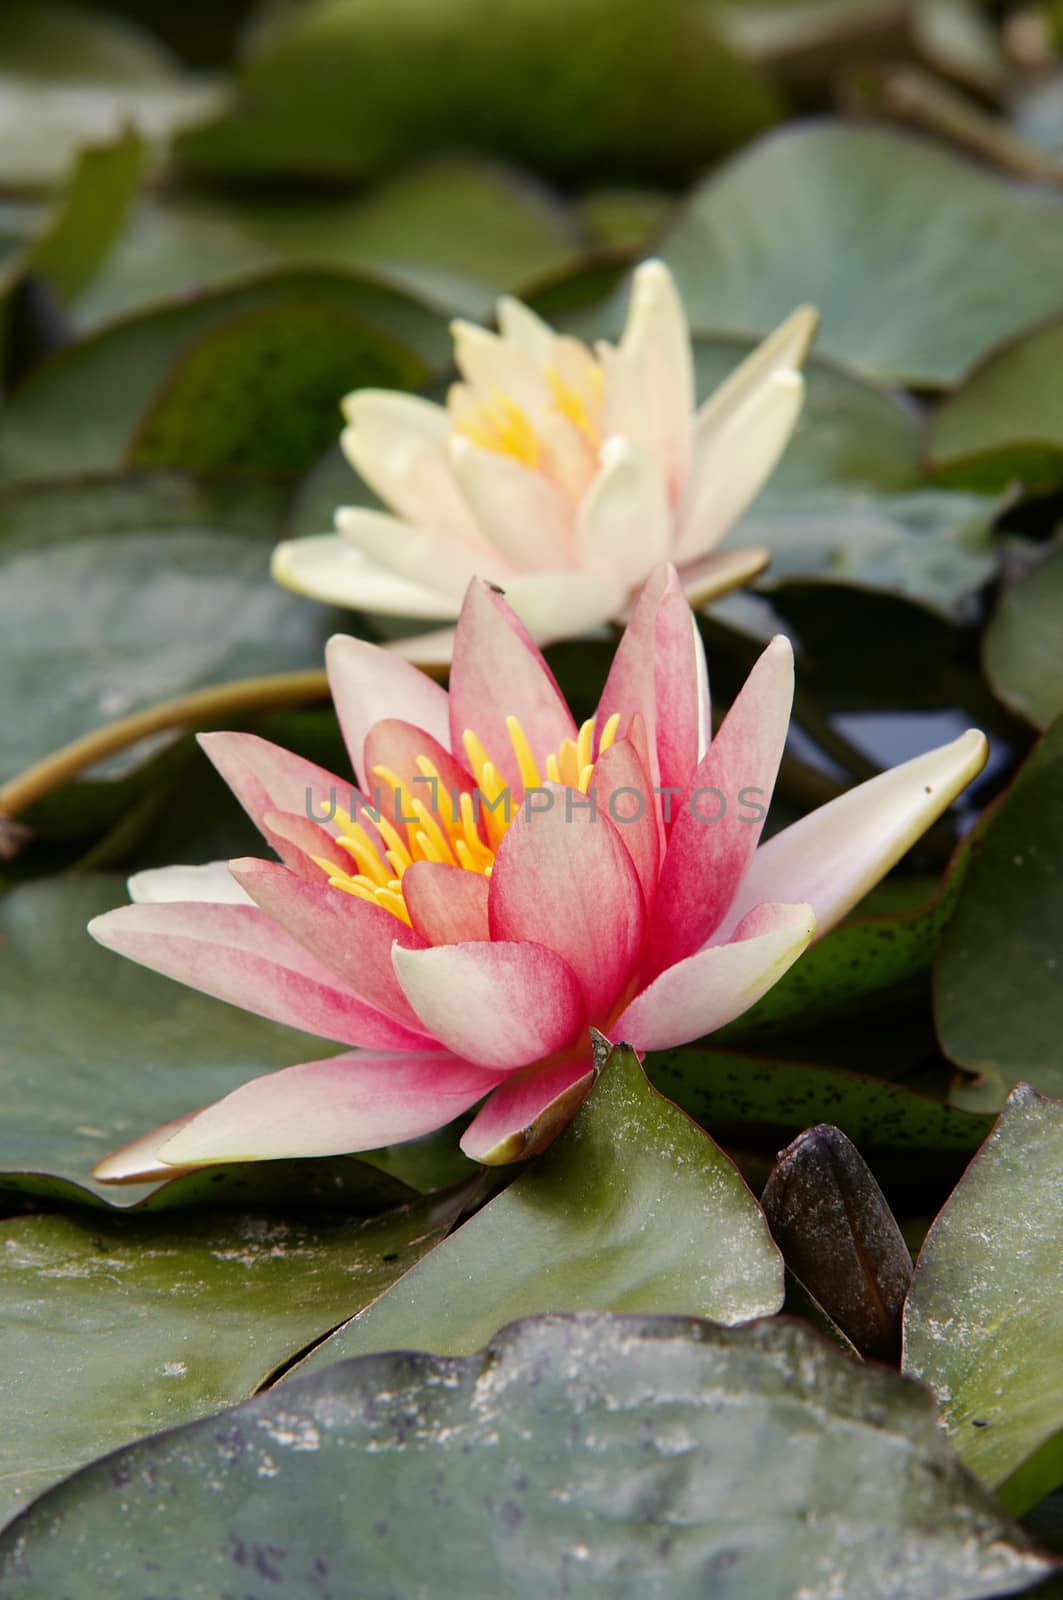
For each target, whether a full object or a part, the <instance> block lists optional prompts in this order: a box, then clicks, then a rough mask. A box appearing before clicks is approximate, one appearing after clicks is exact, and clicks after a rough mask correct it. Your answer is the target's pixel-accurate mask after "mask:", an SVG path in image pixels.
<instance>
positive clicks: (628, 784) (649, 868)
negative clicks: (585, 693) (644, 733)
mask: <svg viewBox="0 0 1063 1600" xmlns="http://www.w3.org/2000/svg"><path fill="white" fill-rule="evenodd" d="M641 722H642V719H641V718H638V719H637V725H638V727H639V729H640V730H641ZM587 793H588V796H589V795H594V797H595V799H596V800H597V802H598V810H599V813H600V814H601V815H604V816H607V817H608V818H609V819H610V821H611V822H613V823H614V824H615V826H616V831H617V834H618V835H619V837H620V841H621V843H622V844H623V846H624V848H625V850H626V851H627V853H628V855H629V856H630V857H631V860H632V863H633V865H634V868H635V871H636V872H637V873H638V879H639V883H640V884H641V885H642V896H643V900H644V901H645V903H646V905H647V906H651V905H652V904H653V899H654V895H655V893H656V890H657V874H658V871H659V867H660V839H659V835H658V829H657V807H656V803H655V800H654V796H653V789H652V785H651V783H650V775H649V773H648V772H647V771H646V767H645V765H644V763H643V761H642V759H641V758H640V756H639V752H638V750H637V749H636V747H635V741H634V740H633V739H632V738H627V739H618V740H617V742H616V743H615V744H613V745H611V746H610V747H609V749H608V750H607V751H606V752H605V754H604V755H601V756H599V757H598V760H597V761H596V762H595V766H594V776H593V777H592V779H591V783H590V788H589V789H588V791H587Z"/></svg>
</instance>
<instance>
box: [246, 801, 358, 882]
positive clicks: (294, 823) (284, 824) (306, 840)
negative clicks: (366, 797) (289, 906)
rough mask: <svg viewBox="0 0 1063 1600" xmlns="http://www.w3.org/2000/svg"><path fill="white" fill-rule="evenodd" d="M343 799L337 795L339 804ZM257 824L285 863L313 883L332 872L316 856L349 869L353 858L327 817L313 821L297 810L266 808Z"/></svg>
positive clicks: (324, 879) (345, 869)
mask: <svg viewBox="0 0 1063 1600" xmlns="http://www.w3.org/2000/svg"><path fill="white" fill-rule="evenodd" d="M342 798H343V799H346V798H348V797H347V796H346V795H344V796H343V797H342ZM340 803H341V797H340V796H337V799H336V804H337V805H339V804H340ZM330 809H331V806H330ZM344 809H346V807H344ZM258 825H259V827H260V828H261V829H262V833H263V836H264V837H265V838H266V839H267V840H268V841H269V843H270V844H271V845H272V846H273V848H274V850H276V852H277V854H278V855H279V856H280V858H281V860H282V861H283V862H284V865H285V866H286V867H289V868H290V869H291V871H292V872H296V873H298V875H299V877H300V878H308V879H309V880H310V882H311V883H327V882H328V880H329V877H330V874H329V873H327V872H326V871H325V869H324V867H322V866H320V865H319V864H318V860H317V859H315V858H321V859H322V860H325V861H331V862H332V864H333V866H334V867H337V868H339V869H340V870H341V871H343V872H348V871H349V870H350V866H351V858H350V856H349V855H348V854H347V852H346V851H345V850H341V849H340V847H339V845H338V844H337V843H336V841H335V839H334V838H333V836H332V834H331V833H330V832H328V831H327V828H326V825H325V821H324V818H322V820H321V822H311V821H310V818H309V817H304V816H299V815H297V813H295V812H294V811H267V812H265V813H264V814H263V815H262V817H261V818H260V820H259V824H258Z"/></svg>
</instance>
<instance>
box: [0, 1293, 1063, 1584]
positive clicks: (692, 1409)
mask: <svg viewBox="0 0 1063 1600" xmlns="http://www.w3.org/2000/svg"><path fill="white" fill-rule="evenodd" d="M662 1374H666V1375H667V1381H666V1382H664V1383H662ZM411 1508H416V1527H415V1528H414V1527H413V1525H412V1524H411V1516H410V1512H411ZM193 1528H194V1529H195V1536H194V1538H193V1537H190V1536H189V1529H193ZM1049 1570H1050V1562H1049V1561H1048V1560H1047V1559H1046V1558H1044V1557H1042V1556H1040V1555H1038V1554H1036V1553H1035V1552H1034V1550H1033V1549H1032V1547H1031V1545H1030V1543H1029V1540H1028V1537H1027V1536H1026V1535H1025V1534H1024V1533H1023V1532H1022V1530H1021V1529H1020V1528H1018V1527H1017V1526H1016V1525H1015V1524H1013V1523H1010V1522H1009V1521H1008V1520H1007V1519H1006V1518H1005V1517H1004V1516H1003V1515H1002V1514H1001V1512H1000V1511H999V1509H998V1508H997V1507H996V1505H995V1504H994V1502H993V1501H992V1499H991V1498H990V1497H989V1495H988V1494H987V1493H986V1492H985V1491H984V1490H983V1489H982V1488H981V1487H980V1485H978V1484H977V1483H976V1482H975V1480H973V1479H972V1478H971V1477H969V1476H968V1475H967V1474H966V1473H965V1472H964V1471H963V1470H962V1469H961V1468H960V1466H959V1465H958V1463H957V1462H956V1460H955V1458H954V1457H953V1456H952V1454H951V1453H950V1451H949V1450H948V1447H947V1446H946V1444H945V1441H944V1439H943V1438H942V1436H941V1434H940V1432H939V1430H938V1429H937V1427H936V1425H935V1421H934V1416H933V1412H932V1409H931V1406H930V1402H929V1397H928V1396H927V1395H926V1393H925V1391H923V1390H922V1389H920V1388H919V1387H917V1386H916V1385H915V1384H911V1383H907V1382H905V1381H904V1380H903V1379H901V1378H898V1377H896V1376H895V1375H894V1374H893V1373H890V1372H888V1371H886V1370H885V1369H882V1368H877V1367H862V1366H860V1365H859V1364H858V1363H856V1362H854V1361H852V1360H851V1359H850V1358H849V1357H847V1356H845V1355H843V1354H842V1353H841V1352H840V1351H838V1350H836V1349H834V1348H833V1347H831V1346H830V1345H828V1344H827V1343H826V1342H825V1341H824V1340H822V1339H820V1338H819V1337H818V1336H817V1335H815V1334H812V1333H811V1332H810V1331H809V1330H808V1329H806V1328H802V1327H800V1326H799V1325H797V1324H794V1323H785V1322H784V1323H763V1324H760V1325H757V1326H754V1327H752V1328H739V1329H726V1328H719V1327H714V1326H712V1325H711V1324H710V1323H705V1322H697V1321H694V1320H691V1319H688V1318H679V1317H634V1316H623V1317H609V1316H564V1317H556V1316H555V1317H540V1318H535V1319H531V1320H528V1321H526V1322H523V1323H518V1324H517V1325H516V1326H515V1327H512V1328H508V1329H506V1330H505V1332H504V1333H502V1334H500V1335H499V1336H498V1338H496V1339H494V1340H492V1342H491V1343H490V1345H488V1347H487V1348H486V1349H485V1350H484V1351H482V1352H481V1353H480V1354H478V1355H474V1356H470V1357H468V1358H466V1359H464V1360H453V1359H452V1360H446V1359H442V1360H440V1359H438V1358H436V1357H432V1356H425V1355H412V1354H410V1353H408V1352H399V1353H393V1354H389V1355H380V1356H374V1357H368V1358H363V1359H362V1360H358V1361H347V1362H343V1363H342V1364H340V1365H338V1366H334V1367H331V1368H329V1369H328V1370H327V1371H324V1372H318V1373H315V1374H313V1375H312V1376H310V1377H306V1378H304V1379H302V1380H301V1381H299V1382H293V1383H286V1384H285V1385H283V1387H282V1388H280V1389H277V1390H274V1391H272V1392H270V1393H268V1394H264V1395H259V1396H258V1397H256V1398H255V1399H254V1400H252V1401H249V1402H247V1403H246V1404H244V1405H242V1406H240V1407H238V1408H236V1409H235V1410H233V1411H230V1412H228V1413H226V1414H225V1415H224V1416H222V1417H213V1418H211V1419H209V1420H207V1421H203V1422H200V1423H193V1424H192V1425H191V1426H189V1427H185V1428H181V1429H177V1430H174V1431H171V1432H169V1433H165V1434H162V1435H160V1436H159V1437H157V1438H155V1439H149V1440H145V1441H143V1442H142V1443H140V1444H136V1445H133V1446H132V1447H131V1448H130V1449H128V1450H125V1451H122V1452H121V1453H120V1454H118V1455H115V1456H111V1457H110V1458H109V1459H108V1460H106V1461H102V1462H99V1463H97V1464H96V1465H95V1466H92V1467H89V1468H88V1469H87V1470H86V1471H84V1472H82V1473H80V1474H78V1475H77V1476H76V1477H74V1478H71V1479H69V1480H68V1481H67V1482H66V1483H65V1484H63V1485H61V1486H60V1487H59V1488H58V1489H56V1490H54V1491H52V1493H51V1494H49V1495H47V1496H46V1497H45V1498H43V1499H42V1500H41V1501H40V1502H39V1503H38V1504H37V1505H36V1506H35V1507H33V1508H32V1509H31V1510H30V1511H29V1512H28V1513H27V1514H26V1515H24V1516H23V1517H21V1518H19V1520H18V1521H17V1522H16V1523H15V1524H14V1525H13V1526H12V1527H11V1528H10V1529H9V1530H8V1531H7V1533H6V1535H5V1536H4V1539H3V1542H2V1544H0V1572H2V1574H3V1580H4V1584H5V1595H9V1596H10V1597H11V1600H53V1597H54V1596H56V1595H59V1594H63V1593H66V1592H68V1590H69V1587H70V1582H71V1575H72V1574H75V1573H81V1572H85V1571H91V1572H92V1574H93V1579H94V1582H96V1583H97V1585H99V1586H100V1588H101V1589H102V1590H103V1591H105V1592H106V1593H107V1594H108V1596H111V1597H113V1600H142V1597H143V1596H144V1595H145V1594H157V1593H171V1592H174V1593H186V1594H191V1593H194V1592H201V1593H204V1594H221V1593H239V1594H241V1595H243V1594H249V1595H250V1594H255V1595H259V1594H261V1595H265V1594H267V1593H273V1592H277V1593H282V1592H283V1593H285V1594H290V1595H293V1596H295V1595H300V1596H301V1595H304V1594H305V1595H307V1596H309V1595H311V1594H315V1593H322V1592H326V1591H328V1592H334V1591H336V1590H337V1587H338V1588H339V1589H340V1590H342V1592H344V1593H350V1594H352V1595H358V1596H359V1597H361V1596H366V1597H368V1596H370V1595H374V1596H375V1595H383V1594H392V1595H401V1596H403V1600H428V1597H430V1596H436V1595H444V1594H445V1595H459V1594H479V1595H486V1594H491V1595H498V1596H502V1595H505V1596H506V1600H540V1597H541V1596H543V1595H547V1594H549V1595H555V1594H556V1595H560V1594H565V1595H568V1596H571V1597H572V1600H590V1597H592V1596H594V1595H600V1594H608V1595H610V1596H611V1597H613V1600H636V1597H637V1600H644V1597H646V1596H650V1595H654V1596H657V1595H661V1596H663V1595H665V1594H667V1595H668V1596H669V1597H670V1600H695V1597H704V1596H706V1595H712V1596H720V1597H721V1600H722V1597H723V1596H725V1595H734V1596H738V1595H743V1596H751V1597H752V1596H754V1595H755V1596H756V1600H792V1597H793V1596H794V1595H795V1594H797V1593H802V1594H805V1595H808V1596H810V1597H811V1596H817V1597H819V1596H826V1595H828V1594H835V1595H843V1594H844V1595H853V1596H855V1595H859V1596H860V1597H861V1600H898V1597H899V1596H901V1595H903V1596H904V1600H980V1597H987V1600H988V1597H989V1596H993V1595H1001V1594H1014V1593H1017V1592H1019V1591H1021V1590H1025V1589H1028V1588H1029V1587H1031V1586H1032V1585H1033V1584H1034V1583H1036V1582H1037V1581H1038V1579H1039V1578H1041V1577H1043V1576H1045V1574H1046V1573H1047V1572H1048V1571H1049Z"/></svg>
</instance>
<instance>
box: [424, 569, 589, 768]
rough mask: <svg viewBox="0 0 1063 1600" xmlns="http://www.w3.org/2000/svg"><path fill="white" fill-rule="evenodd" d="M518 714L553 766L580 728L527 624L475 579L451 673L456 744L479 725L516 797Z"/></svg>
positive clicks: (540, 755) (539, 753)
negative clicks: (512, 728)
mask: <svg viewBox="0 0 1063 1600" xmlns="http://www.w3.org/2000/svg"><path fill="white" fill-rule="evenodd" d="M508 716H514V717H516V718H517V719H518V721H519V722H520V724H521V726H522V727H523V729H524V732H525V733H526V735H527V737H528V742H529V744H530V745H531V748H532V753H533V754H534V756H535V758H536V761H537V762H538V763H539V764H540V770H542V771H545V764H546V757H547V756H548V755H550V754H551V753H552V752H553V751H556V750H557V749H558V747H559V745H560V744H561V742H562V740H563V739H573V738H575V736H576V725H575V723H574V722H573V720H572V714H571V712H570V711H569V709H568V706H567V705H566V704H565V700H564V696H563V695H562V693H561V690H560V689H559V688H558V686H557V683H556V681H555V679H554V675H553V673H552V672H551V671H550V668H549V667H548V666H547V665H546V662H545V661H544V660H543V658H542V655H541V654H540V653H539V651H538V649H537V648H536V646H535V644H534V643H533V641H532V638H531V635H530V634H529V633H528V630H527V629H526V628H525V626H524V624H523V623H522V622H520V621H519V620H518V618H517V617H516V616H515V615H514V613H513V612H512V611H511V610H510V608H509V606H508V605H507V604H506V602H505V601H504V600H503V598H502V596H501V595H500V594H499V593H498V592H497V591H496V590H494V589H492V588H491V586H490V585H489V584H486V583H484V582H483V581H482V580H479V579H477V580H475V581H474V582H473V583H470V585H469V588H468V592H467V594H466V596H465V604H464V605H463V606H462V608H461V616H460V617H459V619H458V631H457V635H456V637H455V640H454V660H453V665H452V667H451V673H450V748H451V749H452V750H454V751H456V752H457V751H460V750H461V748H462V734H463V733H464V732H465V730H466V729H467V728H470V729H472V731H473V732H474V733H475V734H476V736H477V738H478V739H479V740H480V741H481V743H482V744H483V745H484V747H485V749H486V750H487V753H488V755H489V756H490V757H491V759H492V761H494V762H495V764H496V765H497V767H498V769H499V771H500V772H501V773H502V776H503V778H504V780H505V782H506V783H507V784H508V785H509V787H510V789H511V791H512V793H513V795H514V797H515V798H519V796H520V795H521V794H522V793H523V785H522V784H521V781H520V770H519V768H518V766H517V759H516V756H515V755H514V754H513V747H512V745H511V744H510V740H509V733H508V731H507V729H506V718H507V717H508Z"/></svg>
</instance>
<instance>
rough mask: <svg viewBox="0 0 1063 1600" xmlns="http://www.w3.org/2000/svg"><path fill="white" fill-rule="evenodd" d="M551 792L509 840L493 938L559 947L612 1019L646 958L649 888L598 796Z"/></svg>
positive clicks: (591, 1003) (594, 1016) (501, 863)
mask: <svg viewBox="0 0 1063 1600" xmlns="http://www.w3.org/2000/svg"><path fill="white" fill-rule="evenodd" d="M547 797H549V798H550V799H551V801H552V804H551V806H550V809H549V810H545V811H540V810H528V809H527V808H525V809H524V810H523V811H522V813H521V814H520V815H519V816H518V817H516V818H515V819H514V821H513V823H512V824H511V826H510V828H509V831H508V832H507V833H506V835H505V837H504V839H503V840H502V843H501V845H500V847H499V850H498V854H497V856H496V858H495V864H494V868H493V870H492V874H491V893H490V897H489V899H488V911H489V913H490V918H491V937H492V939H518V940H522V939H531V940H534V941H535V942H536V943H537V944H541V945H546V946H547V947H548V948H549V949H551V950H555V951H556V952H557V954H558V955H559V956H562V957H564V960H565V962H566V963H567V965H568V966H569V967H570V968H571V970H572V971H573V972H574V973H576V975H577V977H578V978H579V981H580V984H581V985H582V988H583V992H584V995H585V997H586V1010H587V1016H588V1017H589V1019H590V1020H591V1021H596V1020H599V1019H601V1020H604V1019H605V1017H606V1016H607V1015H608V1011H609V1007H610V1006H611V1005H612V1003H613V1001H614V1000H615V999H616V997H617V995H618V994H619V993H620V990H621V989H622V988H623V985H624V984H625V982H626V981H627V979H628V978H629V977H630V975H631V972H632V970H633V968H634V966H635V963H636V961H637V960H638V955H639V950H640V948H641V945H642V933H643V926H644V920H645V918H644V911H643V903H642V889H641V887H640V885H639V880H638V874H637V873H636V871H635V868H634V865H633V864H632V859H631V856H630V855H629V854H628V852H627V850H626V849H625V847H624V845H623V844H622V843H621V840H620V835H619V829H618V828H616V827H614V826H613V824H612V823H611V822H610V821H609V819H608V817H607V816H604V815H601V814H599V813H598V811H597V809H596V808H595V809H594V810H592V809H591V808H592V805H593V802H592V801H591V800H590V799H589V798H588V797H586V796H584V795H581V794H579V793H578V792H577V791H575V790H573V789H566V788H564V787H562V786H561V785H560V784H549V785H547V786H546V787H545V789H544V790H543V793H542V794H541V795H539V796H536V797H534V798H535V799H545V798H547ZM543 1053H544V1054H545V1051H544V1052H543Z"/></svg>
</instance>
